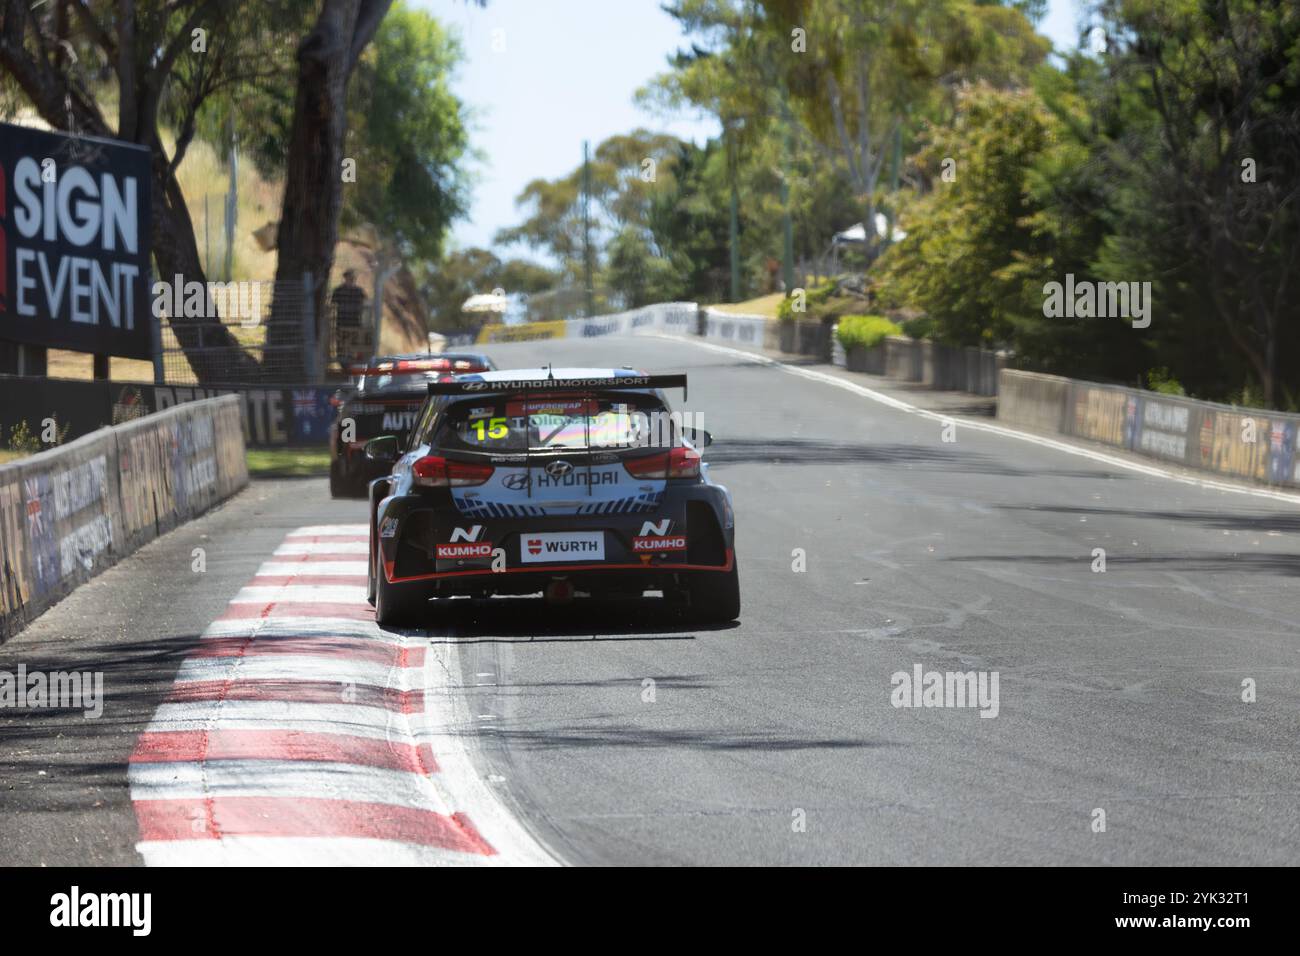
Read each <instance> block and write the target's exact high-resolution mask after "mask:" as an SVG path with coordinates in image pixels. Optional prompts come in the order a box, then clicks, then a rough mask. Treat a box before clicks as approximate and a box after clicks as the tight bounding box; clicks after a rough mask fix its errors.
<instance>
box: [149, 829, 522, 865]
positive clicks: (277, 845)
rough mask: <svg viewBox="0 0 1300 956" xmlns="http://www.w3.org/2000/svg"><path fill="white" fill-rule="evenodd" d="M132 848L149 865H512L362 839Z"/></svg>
mask: <svg viewBox="0 0 1300 956" xmlns="http://www.w3.org/2000/svg"><path fill="white" fill-rule="evenodd" d="M136 848H137V849H138V850H139V851H140V854H141V855H142V856H143V857H144V858H145V862H146V863H147V864H148V865H149V866H284V865H285V861H286V860H289V861H292V863H293V865H294V866H331V867H337V866H510V865H512V864H513V863H514V861H513V860H504V859H502V858H501V857H500V856H480V855H479V854H477V853H461V852H459V851H457V850H441V849H437V848H435V847H424V846H416V845H414V844H410V843H398V842H394V841H390V840H369V839H365V838H363V837H268V836H257V837H244V836H240V837H229V836H228V837H222V838H221V839H220V840H150V841H146V842H142V843H137V844H136Z"/></svg>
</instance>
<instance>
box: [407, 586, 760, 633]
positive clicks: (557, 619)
mask: <svg viewBox="0 0 1300 956" xmlns="http://www.w3.org/2000/svg"><path fill="white" fill-rule="evenodd" d="M431 617H432V618H433V621H432V622H431V626H430V627H429V632H430V633H429V640H431V641H433V642H435V643H438V642H441V643H455V644H483V643H494V642H505V641H508V642H512V643H516V642H524V643H546V642H558V641H567V642H573V641H693V640H696V639H697V638H696V635H697V634H699V633H701V632H708V631H727V630H731V629H733V628H737V627H739V626H740V625H739V624H738V623H737V622H735V621H730V622H728V623H726V624H704V625H702V624H699V623H697V622H694V621H692V620H690V618H689V617H687V616H685V615H684V614H683V613H681V612H680V611H679V610H678V609H676V608H674V607H672V606H670V605H668V604H666V603H665V602H664V601H663V600H656V599H653V598H648V599H643V600H635V599H633V600H626V601H597V600H592V599H584V598H579V599H577V600H575V601H574V602H573V603H572V604H570V605H568V606H565V607H552V606H548V605H547V604H546V603H545V601H543V600H542V599H541V598H536V597H511V598H491V599H488V600H467V599H455V600H450V601H447V602H446V603H445V604H439V603H437V602H435V603H434V604H433V605H432V611H431Z"/></svg>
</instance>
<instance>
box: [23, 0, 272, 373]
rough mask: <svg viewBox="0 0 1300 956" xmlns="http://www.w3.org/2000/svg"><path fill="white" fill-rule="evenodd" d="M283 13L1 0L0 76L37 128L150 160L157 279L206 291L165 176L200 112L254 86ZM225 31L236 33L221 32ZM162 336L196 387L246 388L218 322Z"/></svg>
mask: <svg viewBox="0 0 1300 956" xmlns="http://www.w3.org/2000/svg"><path fill="white" fill-rule="evenodd" d="M292 7H293V4H262V3H254V2H247V0H244V2H240V0H173V2H171V3H167V4H165V5H163V4H154V3H148V4H137V3H136V2H135V0H116V2H112V0H55V2H52V3H48V4H44V5H42V4H32V3H31V2H30V0H3V6H0V16H2V19H0V67H3V72H4V73H5V74H7V76H8V77H9V79H10V81H11V82H12V84H13V85H14V86H16V87H17V88H18V89H19V90H20V91H21V93H22V96H23V98H24V99H25V100H26V101H27V102H29V103H30V104H31V105H32V107H33V108H34V109H35V110H36V112H37V113H38V114H39V115H40V116H41V118H42V119H44V120H45V121H46V122H47V123H49V124H50V126H52V127H53V128H55V129H63V130H69V131H73V132H79V133H83V134H88V135H92V136H101V137H106V138H109V139H119V140H123V141H125V142H128V143H136V144H139V145H142V146H146V147H148V148H149V149H150V150H151V151H152V153H153V163H152V177H151V183H150V196H151V221H152V237H151V242H152V246H153V254H154V259H155V261H156V262H157V267H158V273H159V274H160V275H162V276H167V277H170V276H172V275H177V274H179V275H182V276H184V277H185V280H186V281H199V282H203V281H205V278H204V274H203V268H202V264H201V262H200V259H199V251H198V245H197V243H196V242H195V239H194V225H193V222H192V221H191V220H190V214H189V210H188V209H187V208H186V206H185V199H184V196H183V195H182V193H181V188H180V183H179V181H178V180H177V177H176V171H177V168H178V167H179V166H180V164H181V162H182V161H183V160H184V158H185V153H186V150H187V148H188V147H189V145H190V143H191V141H192V140H193V137H194V133H195V124H196V119H197V116H198V114H199V111H200V110H201V108H202V107H203V105H204V103H205V102H207V101H208V99H209V98H210V97H212V96H213V95H214V94H217V93H219V92H220V91H223V90H228V89H233V88H238V87H239V86H241V85H243V84H245V83H249V82H252V81H253V80H255V79H256V78H258V77H259V76H261V75H263V71H265V69H266V64H267V61H268V59H270V53H269V49H270V47H272V46H273V45H274V42H275V39H276V37H277V36H278V35H279V33H278V29H279V28H280V26H281V25H282V22H283V20H284V19H285V18H286V17H288V16H290V15H291V13H292ZM232 21H238V22H240V23H241V29H238V30H232V29H229V27H228V24H229V23H230V22H232ZM91 65H94V66H95V67H97V68H98V69H97V70H94V71H92V69H90V67H91ZM100 75H103V76H107V77H108V82H109V83H110V84H113V85H115V86H116V98H117V103H118V116H117V124H116V127H114V126H113V125H112V124H110V122H109V121H108V119H107V118H106V117H105V116H104V114H103V112H102V111H101V109H100V106H99V102H98V101H97V98H96V92H97V80H98V77H99V76H100ZM164 105H166V107H167V109H168V110H169V112H170V118H171V121H172V123H173V124H174V128H175V131H176V145H175V148H174V149H173V150H172V152H171V155H168V152H167V149H166V148H165V146H164V145H163V135H162V126H161V122H162V115H163V110H164ZM172 330H173V332H174V333H175V334H176V338H177V340H178V341H179V342H180V345H181V347H182V348H183V349H184V350H185V353H186V356H187V358H188V359H189V362H190V365H191V366H192V367H193V369H194V373H195V375H196V376H197V378H198V380H199V381H200V382H204V383H208V382H215V381H222V380H229V378H230V377H231V376H232V375H234V376H237V377H251V375H252V374H253V372H254V371H255V370H256V363H255V362H254V361H253V359H252V358H251V357H250V356H248V355H247V354H246V353H245V352H244V351H243V350H242V348H240V346H239V343H238V342H237V341H236V340H235V339H234V337H233V336H232V335H231V334H230V332H229V331H228V330H227V328H226V327H225V326H224V325H222V324H221V321H220V318H219V317H217V316H206V317H201V318H196V319H187V320H185V321H175V322H173V323H172ZM218 356H220V358H218Z"/></svg>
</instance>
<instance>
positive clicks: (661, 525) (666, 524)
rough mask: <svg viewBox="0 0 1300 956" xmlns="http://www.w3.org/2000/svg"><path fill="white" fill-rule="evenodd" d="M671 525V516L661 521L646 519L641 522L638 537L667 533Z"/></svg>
mask: <svg viewBox="0 0 1300 956" xmlns="http://www.w3.org/2000/svg"><path fill="white" fill-rule="evenodd" d="M672 526H673V519H672V518H665V519H664V520H663V521H646V522H643V523H642V524H641V534H640V537H642V538H644V537H647V536H649V535H654V536H661V535H665V534H667V533H668V532H669V531H670V530H671V529H672Z"/></svg>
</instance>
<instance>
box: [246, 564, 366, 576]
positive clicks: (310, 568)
mask: <svg viewBox="0 0 1300 956" xmlns="http://www.w3.org/2000/svg"><path fill="white" fill-rule="evenodd" d="M368 573H369V569H368V568H367V567H366V562H364V561H265V562H263V564H262V566H261V567H259V568H258V569H257V576H258V577H259V578H271V577H293V576H294V575H299V574H302V575H310V576H312V577H341V578H351V577H362V578H364V577H365V576H366V575H367V574H368Z"/></svg>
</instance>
